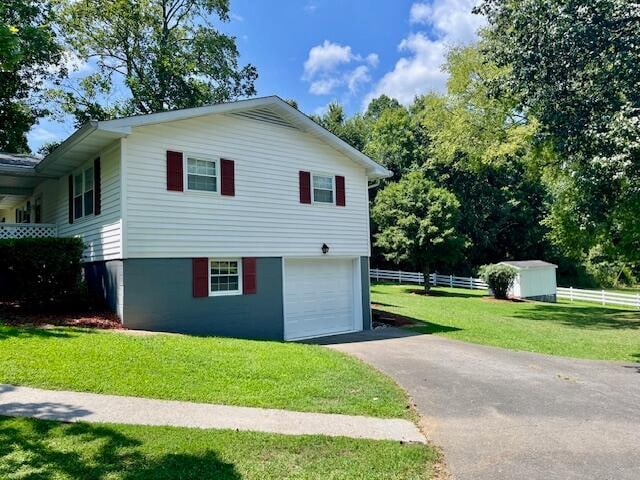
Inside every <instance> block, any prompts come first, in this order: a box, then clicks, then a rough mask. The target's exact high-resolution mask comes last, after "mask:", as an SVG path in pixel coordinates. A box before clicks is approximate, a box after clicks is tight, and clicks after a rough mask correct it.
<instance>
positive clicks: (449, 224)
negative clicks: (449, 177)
mask: <svg viewBox="0 0 640 480" xmlns="http://www.w3.org/2000/svg"><path fill="white" fill-rule="evenodd" d="M371 214H372V218H373V220H374V221H375V222H376V223H377V225H378V227H379V229H380V231H379V233H378V234H377V235H376V240H375V244H376V246H377V247H379V248H381V249H382V250H383V252H384V255H385V258H387V259H388V260H393V261H395V262H396V263H400V262H407V263H410V264H412V265H413V266H414V268H416V269H419V271H421V272H422V273H423V276H424V288H425V291H429V289H430V283H429V272H430V266H431V265H433V264H445V263H449V262H451V261H453V260H455V259H456V258H457V257H458V256H459V255H460V253H461V251H462V248H463V247H464V244H465V238H464V237H463V236H462V235H460V234H459V233H458V231H457V228H458V224H459V221H460V202H458V199H457V198H456V197H455V195H454V194H453V193H451V192H449V191H447V190H445V189H444V188H440V187H436V186H435V185H434V184H433V183H432V182H431V181H429V180H428V179H427V178H426V176H425V175H424V173H423V172H421V171H413V172H411V173H408V174H407V175H405V176H404V177H403V178H402V179H401V180H400V181H399V182H396V183H392V184H389V185H388V186H387V187H386V188H385V189H384V190H382V191H380V192H379V193H378V195H377V197H376V200H375V203H374V206H373V209H372V211H371Z"/></svg>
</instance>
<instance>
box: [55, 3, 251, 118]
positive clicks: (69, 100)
mask: <svg viewBox="0 0 640 480" xmlns="http://www.w3.org/2000/svg"><path fill="white" fill-rule="evenodd" d="M58 3H59V6H60V8H61V18H60V29H61V33H62V35H63V37H64V39H65V41H66V42H67V43H68V44H69V45H70V46H71V47H73V48H74V49H75V50H76V52H77V53H78V55H79V56H80V57H81V58H82V59H85V60H94V61H95V62H96V63H97V67H98V71H97V72H96V73H94V74H92V75H89V76H87V77H85V78H83V79H82V80H81V81H80V83H79V84H78V85H77V86H75V87H73V88H70V89H61V90H58V91H57V92H56V94H57V95H58V96H59V97H60V98H61V100H62V105H63V108H64V109H65V110H66V111H68V112H69V113H73V114H74V115H75V117H76V123H77V124H81V123H83V122H84V121H85V120H86V117H87V116H91V117H93V118H97V119H103V118H108V117H111V116H115V115H124V114H145V113H152V112H159V111H163V110H170V109H176V108H187V107H196V106H201V105H204V104H209V103H216V102H223V101H228V100H233V99H237V98H238V97H242V96H251V95H254V94H255V87H254V82H255V80H256V78H257V72H256V69H255V67H254V66H252V65H246V66H244V67H239V66H238V50H237V47H236V42H235V38H234V37H231V36H228V35H225V34H223V33H221V32H219V31H218V30H216V28H215V25H214V20H215V19H217V20H220V21H228V19H229V2H228V0H96V1H92V2H78V1H75V0H58ZM119 80H121V81H122V82H123V84H124V86H125V87H126V88H127V89H128V91H129V94H130V96H127V97H126V98H121V99H119V101H115V100H116V99H114V98H109V96H110V95H112V94H114V82H116V81H119ZM107 99H108V101H107ZM105 105H107V106H105Z"/></svg>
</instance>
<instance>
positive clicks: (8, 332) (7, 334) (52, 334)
mask: <svg viewBox="0 0 640 480" xmlns="http://www.w3.org/2000/svg"><path fill="white" fill-rule="evenodd" d="M81 333H95V332H93V331H91V330H90V329H86V330H85V329H83V330H82V331H81V332H80V331H76V330H73V329H72V328H64V327H56V328H48V327H47V328H44V327H11V326H7V325H4V324H3V323H2V320H1V319H0V340H5V339H9V338H73V337H77V336H78V335H80V334H81Z"/></svg>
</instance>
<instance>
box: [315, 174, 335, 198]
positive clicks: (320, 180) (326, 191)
mask: <svg viewBox="0 0 640 480" xmlns="http://www.w3.org/2000/svg"><path fill="white" fill-rule="evenodd" d="M333 191H334V183H333V177H332V176H328V175H315V174H314V175H313V201H314V203H333V198H334V195H333Z"/></svg>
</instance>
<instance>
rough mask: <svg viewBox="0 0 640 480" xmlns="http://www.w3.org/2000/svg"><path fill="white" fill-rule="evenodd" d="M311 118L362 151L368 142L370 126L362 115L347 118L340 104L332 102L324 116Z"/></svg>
mask: <svg viewBox="0 0 640 480" xmlns="http://www.w3.org/2000/svg"><path fill="white" fill-rule="evenodd" d="M311 118H312V119H313V120H314V121H315V122H316V123H318V124H320V125H322V126H323V127H324V128H326V129H327V130H329V131H330V132H331V133H333V134H334V135H336V136H338V137H340V138H341V139H342V140H344V141H345V142H347V143H348V144H349V145H351V146H352V147H354V148H356V149H358V150H360V151H362V149H363V148H364V145H365V144H366V142H367V135H368V133H367V130H368V124H367V122H366V121H365V120H364V118H363V117H362V115H359V114H356V115H354V116H353V117H350V118H349V117H347V114H346V113H345V111H344V108H343V107H342V105H340V104H339V103H336V102H331V103H330V104H329V106H328V108H327V111H326V112H325V113H324V114H323V115H312V116H311Z"/></svg>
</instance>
